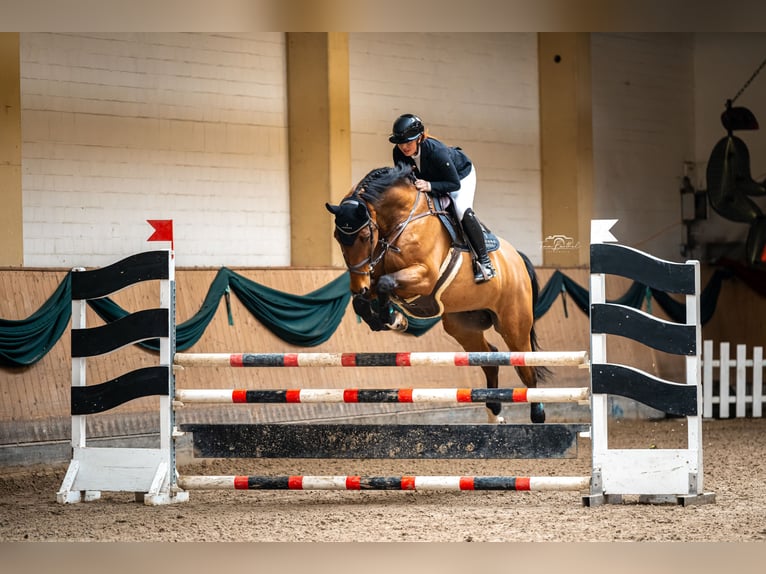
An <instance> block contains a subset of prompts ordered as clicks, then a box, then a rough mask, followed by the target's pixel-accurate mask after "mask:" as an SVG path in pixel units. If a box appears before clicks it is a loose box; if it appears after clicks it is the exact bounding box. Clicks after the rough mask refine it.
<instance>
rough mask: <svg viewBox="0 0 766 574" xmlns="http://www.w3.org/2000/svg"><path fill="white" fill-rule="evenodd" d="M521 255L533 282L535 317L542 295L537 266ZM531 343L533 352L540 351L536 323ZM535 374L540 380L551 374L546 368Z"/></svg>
mask: <svg viewBox="0 0 766 574" xmlns="http://www.w3.org/2000/svg"><path fill="white" fill-rule="evenodd" d="M519 255H520V256H521V259H522V260H523V261H524V267H526V268H527V274H528V275H529V280H530V281H531V282H532V314H533V315H534V312H535V307H536V306H537V298H538V296H539V294H540V283H539V281H538V280H537V272H536V271H535V266H534V265H532V262H531V261H530V260H529V257H527V256H526V255H525V254H523V253H522V252H521V251H519ZM529 342H530V344H531V345H532V350H533V351H539V350H540V345H539V343H538V342H537V333H536V332H535V324H534V321H533V323H532V329H531V330H530V331H529ZM535 372H536V373H537V378H538V380H545V379H546V378H547V377H548V376H549V375H550V374H551V371H550V369H548V368H546V367H535Z"/></svg>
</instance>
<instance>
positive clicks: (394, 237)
mask: <svg viewBox="0 0 766 574" xmlns="http://www.w3.org/2000/svg"><path fill="white" fill-rule="evenodd" d="M421 194H422V195H425V196H426V203H427V206H428V211H424V212H423V213H418V214H416V213H415V210H416V209H417V207H418V204H419V203H420V196H421ZM354 196H356V197H359V198H361V199H362V200H363V201H364V205H365V208H366V209H367V220H366V221H365V222H364V223H362V224H361V225H359V226H358V227H357V228H356V229H354V230H353V231H346V230H343V229H340V228H338V227H337V226H336V229H338V230H339V231H340V232H341V233H344V234H346V235H353V234H355V233H359V232H360V231H361V230H362V229H364V228H365V227H368V228H369V229H370V251H369V253H370V254H369V255H368V256H367V257H365V258H364V259H363V260H362V261H360V262H358V263H355V264H353V265H352V264H350V263H349V262H348V260H346V267H347V269H348V271H349V272H350V273H355V274H357V275H364V276H370V275H372V273H373V271H374V269H375V267H377V265H378V264H379V263H380V262H381V261H382V260H383V258H384V257H385V256H386V254H387V253H388V252H389V251H393V252H395V253H401V249H399V247H397V246H396V242H397V241H398V240H399V238H400V237H401V235H402V233H404V230H405V229H406V228H407V226H408V225H409V224H410V223H412V222H413V221H417V220H418V219H422V218H424V217H429V216H431V215H439V214H440V213H446V212H444V211H443V210H437V209H435V206H434V202H433V200H432V198H431V196H429V195H428V194H427V193H426V192H423V191H421V190H419V189H418V190H416V194H415V200H414V201H413V203H412V207H411V208H410V212H409V214H408V215H407V217H406V218H405V219H403V220H402V221H400V222H399V223H397V224H396V225H394V227H393V228H392V229H391V231H390V232H389V233H388V234H387V235H386V236H385V237H379V238H378V241H377V243H374V240H373V231H374V230H376V229H377V230H378V231H380V229H381V228H380V225H378V223H377V222H376V221H373V219H372V216H371V215H370V210H369V207H368V203H369V201H370V200H369V198H368V197H365V192H364V191H359V192H357V193H355V194H354ZM354 196H352V197H354ZM376 252H377V255H374V254H375V253H376ZM344 258H345V255H344ZM365 265H369V271H361V270H360V269H361V268H362V267H364V266H365Z"/></svg>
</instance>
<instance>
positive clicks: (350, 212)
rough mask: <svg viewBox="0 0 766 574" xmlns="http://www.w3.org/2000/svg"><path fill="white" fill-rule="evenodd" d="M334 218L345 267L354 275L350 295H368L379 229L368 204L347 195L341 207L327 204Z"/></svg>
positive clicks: (337, 239)
mask: <svg viewBox="0 0 766 574" xmlns="http://www.w3.org/2000/svg"><path fill="white" fill-rule="evenodd" d="M325 206H326V207H327V210H328V211H329V212H330V213H332V214H333V215H334V216H335V240H336V241H337V242H338V243H339V244H340V250H341V252H342V253H343V259H344V260H345V262H346V267H347V268H348V270H349V272H350V273H351V292H352V293H354V294H355V295H358V294H365V293H367V291H368V289H369V287H370V273H371V272H372V269H371V265H370V264H371V262H372V252H373V250H374V249H375V244H376V243H377V240H378V228H377V225H376V224H375V221H374V219H373V214H372V213H370V209H369V207H368V206H367V203H365V201H364V200H363V199H362V198H361V197H359V196H357V195H355V194H351V195H349V196H347V197H346V198H345V199H344V200H343V201H341V202H340V204H339V205H332V204H330V203H326V204H325Z"/></svg>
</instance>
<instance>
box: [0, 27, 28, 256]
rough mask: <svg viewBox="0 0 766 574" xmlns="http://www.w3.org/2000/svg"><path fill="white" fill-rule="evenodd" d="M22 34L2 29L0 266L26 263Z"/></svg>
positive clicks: (0, 55)
mask: <svg viewBox="0 0 766 574" xmlns="http://www.w3.org/2000/svg"><path fill="white" fill-rule="evenodd" d="M19 55H20V50H19V34H18V33H16V32H1V33H0V267H21V266H22V265H23V264H24V234H23V221H24V219H23V210H22V196H21V80H20V74H21V65H20V59H19Z"/></svg>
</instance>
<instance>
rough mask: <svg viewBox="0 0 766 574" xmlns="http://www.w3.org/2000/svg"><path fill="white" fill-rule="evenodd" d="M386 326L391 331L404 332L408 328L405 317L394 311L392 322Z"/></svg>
mask: <svg viewBox="0 0 766 574" xmlns="http://www.w3.org/2000/svg"><path fill="white" fill-rule="evenodd" d="M386 326H387V327H388V328H389V329H391V330H392V331H406V330H407V326H408V323H407V317H405V316H404V313H399V312H398V311H396V312H394V318H393V320H392V321H391V322H390V323H388V324H387V325H386Z"/></svg>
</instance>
